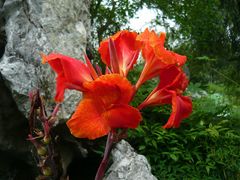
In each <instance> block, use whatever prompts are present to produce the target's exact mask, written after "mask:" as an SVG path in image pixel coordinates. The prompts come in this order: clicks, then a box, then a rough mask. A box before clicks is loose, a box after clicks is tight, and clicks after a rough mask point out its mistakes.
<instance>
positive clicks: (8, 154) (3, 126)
mask: <svg viewBox="0 0 240 180" xmlns="http://www.w3.org/2000/svg"><path fill="white" fill-rule="evenodd" d="M27 134H28V121H27V119H26V118H25V117H24V116H23V115H22V114H21V112H20V111H19V110H18V108H17V105H16V104H15V102H14V100H13V98H12V94H11V92H10V90H9V89H8V88H7V86H6V85H5V83H4V80H3V78H2V76H1V74H0V179H1V180H5V179H14V180H15V179H16V180H18V179H26V180H28V179H33V178H32V177H34V171H33V170H32V169H33V167H32V164H33V162H32V161H33V160H32V155H31V153H30V151H29V145H30V144H29V143H28V141H27V140H26V138H27Z"/></svg>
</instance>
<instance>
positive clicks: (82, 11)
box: [0, 0, 90, 119]
mask: <svg viewBox="0 0 240 180" xmlns="http://www.w3.org/2000/svg"><path fill="white" fill-rule="evenodd" d="M89 5H90V0H87V1H78V0H38V1H36V0H6V1H5V2H4V4H3V7H2V10H1V11H2V13H3V16H4V18H5V23H6V24H5V32H6V41H7V44H6V47H5V52H4V54H3V56H2V58H1V59H0V73H1V74H2V76H3V79H4V80H5V83H6V84H7V86H8V87H9V88H10V90H11V92H12V94H13V97H14V99H15V101H16V103H17V105H18V108H19V109H20V110H21V112H23V113H24V114H25V115H27V113H28V111H29V106H30V104H29V100H28V93H29V91H31V90H32V89H35V88H40V89H41V91H42V93H43V95H44V96H46V99H47V101H48V102H49V103H52V102H53V97H54V92H55V90H54V89H55V88H54V86H55V75H54V73H53V72H52V71H51V70H50V68H49V67H48V65H42V64H41V58H40V55H39V53H40V52H43V53H45V54H48V53H50V52H59V53H62V54H65V55H68V56H72V57H75V58H77V59H81V58H82V56H83V52H84V51H85V47H86V43H87V36H88V35H89V33H88V32H89V29H90V18H89V11H88V8H89ZM79 99H80V93H79V92H74V91H71V92H68V93H66V101H65V104H63V108H62V109H63V110H62V111H61V112H62V114H61V115H62V118H64V119H66V118H68V117H69V115H71V113H72V112H73V110H74V108H75V106H76V103H77V102H78V101H79ZM52 104H53V103H52Z"/></svg>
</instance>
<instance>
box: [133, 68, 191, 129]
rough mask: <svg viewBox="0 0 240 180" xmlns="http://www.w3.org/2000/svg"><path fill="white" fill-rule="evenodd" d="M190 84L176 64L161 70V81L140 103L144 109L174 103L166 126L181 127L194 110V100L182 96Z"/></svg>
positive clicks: (140, 107)
mask: <svg viewBox="0 0 240 180" xmlns="http://www.w3.org/2000/svg"><path fill="white" fill-rule="evenodd" d="M187 85H188V80H187V77H186V75H185V74H184V73H183V72H182V71H181V70H180V69H179V68H178V67H176V66H171V67H170V68H167V69H164V70H161V72H160V83H159V84H158V86H157V87H156V88H155V89H154V90H153V91H152V92H151V94H150V95H149V96H148V97H147V98H146V100H145V101H144V102H143V103H142V104H140V105H139V107H138V108H139V109H142V108H144V107H146V106H150V105H164V104H172V113H171V115H170V117H169V119H168V122H167V123H166V124H165V125H164V128H171V127H179V125H180V122H181V121H182V120H183V119H184V118H187V117H188V116H189V115H190V114H191V112H192V101H191V99H190V98H189V97H185V96H182V93H183V91H184V90H185V89H186V87H187Z"/></svg>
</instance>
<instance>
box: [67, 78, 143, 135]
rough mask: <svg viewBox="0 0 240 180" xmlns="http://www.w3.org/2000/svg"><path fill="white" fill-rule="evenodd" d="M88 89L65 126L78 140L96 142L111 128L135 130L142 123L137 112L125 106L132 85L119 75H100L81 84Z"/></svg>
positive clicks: (131, 93)
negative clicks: (83, 139)
mask: <svg viewBox="0 0 240 180" xmlns="http://www.w3.org/2000/svg"><path fill="white" fill-rule="evenodd" d="M84 88H85V89H87V91H85V92H84V93H83V99H82V100H81V102H80V103H79V105H78V107H77V108H76V111H75V113H74V114H73V115H72V117H71V119H70V120H68V122H67V126H68V127H69V129H70V131H71V133H72V134H73V135H74V136H75V137H78V138H89V139H96V138H99V137H101V136H104V135H106V134H108V133H109V132H110V130H111V129H113V128H136V127H137V126H138V124H139V122H140V120H141V114H140V112H139V110H138V109H136V108H134V107H132V106H130V105H128V104H129V102H130V101H131V98H132V95H133V93H134V91H133V88H132V85H131V84H130V82H129V81H128V80H127V79H126V78H125V77H122V76H120V75H119V74H107V75H102V76H100V77H99V78H97V79H96V80H94V81H92V82H86V83H84Z"/></svg>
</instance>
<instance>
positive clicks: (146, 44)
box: [136, 29, 186, 89]
mask: <svg viewBox="0 0 240 180" xmlns="http://www.w3.org/2000/svg"><path fill="white" fill-rule="evenodd" d="M165 38H166V35H165V33H161V34H160V36H158V35H157V34H156V33H155V32H154V31H151V32H150V31H149V30H148V29H146V30H145V31H144V32H143V33H141V34H140V35H138V37H137V40H139V41H141V42H142V43H143V47H142V55H143V58H144V60H145V65H144V68H143V71H142V73H141V75H140V78H139V80H138V82H137V84H136V89H138V88H139V87H140V86H141V84H143V83H144V82H145V81H147V80H149V79H151V78H153V77H156V76H158V75H159V72H160V71H161V69H164V68H167V67H168V66H169V65H177V66H182V65H183V64H184V63H185V62H186V56H182V55H179V54H176V53H174V52H171V51H168V50H166V49H165V48H164V42H165Z"/></svg>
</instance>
